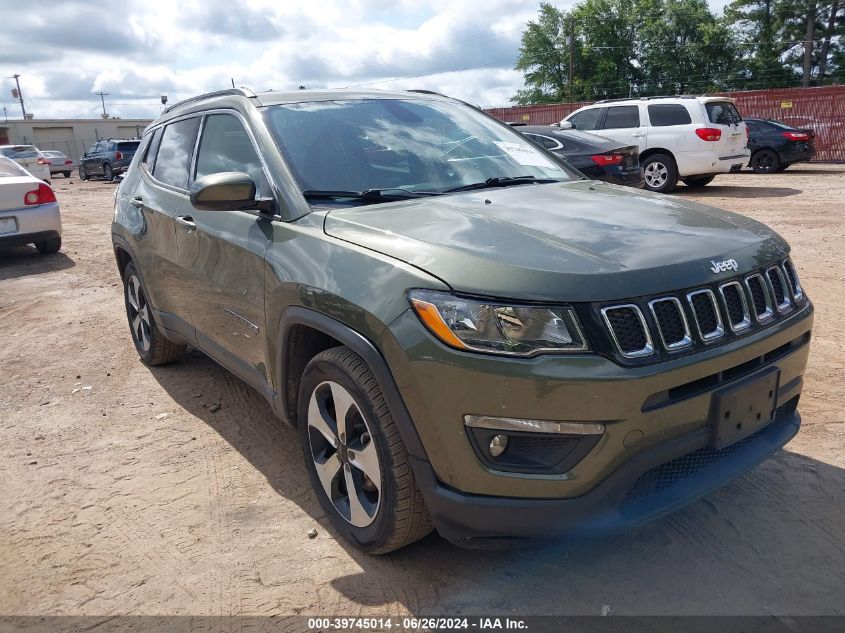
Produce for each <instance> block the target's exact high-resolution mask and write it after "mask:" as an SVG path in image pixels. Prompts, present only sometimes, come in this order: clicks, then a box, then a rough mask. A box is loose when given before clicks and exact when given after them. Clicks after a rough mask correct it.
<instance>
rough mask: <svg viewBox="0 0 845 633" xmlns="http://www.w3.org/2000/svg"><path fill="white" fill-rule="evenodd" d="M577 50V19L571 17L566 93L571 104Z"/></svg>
mask: <svg viewBox="0 0 845 633" xmlns="http://www.w3.org/2000/svg"><path fill="white" fill-rule="evenodd" d="M573 48H575V18H573V17H572V16H570V17H569V75H568V76H567V88H566V92H567V94H568V95H569V103H572V49H573Z"/></svg>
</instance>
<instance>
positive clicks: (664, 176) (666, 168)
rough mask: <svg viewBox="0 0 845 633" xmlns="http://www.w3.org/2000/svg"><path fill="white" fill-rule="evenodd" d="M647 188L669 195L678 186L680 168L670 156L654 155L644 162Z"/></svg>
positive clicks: (644, 176)
mask: <svg viewBox="0 0 845 633" xmlns="http://www.w3.org/2000/svg"><path fill="white" fill-rule="evenodd" d="M643 178H644V179H645V188H646V189H648V190H649V191H657V192H659V193H669V192H670V191H674V189H675V187H676V186H677V185H678V167H677V165H675V160H674V159H673V158H672V157H671V156H669V155H668V154H652V155H651V156H649V157H648V158H646V159H645V160H644V161H643Z"/></svg>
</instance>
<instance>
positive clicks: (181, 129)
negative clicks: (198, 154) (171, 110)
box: [153, 117, 200, 189]
mask: <svg viewBox="0 0 845 633" xmlns="http://www.w3.org/2000/svg"><path fill="white" fill-rule="evenodd" d="M199 126H200V119H199V117H194V118H191V119H184V120H182V121H177V122H176V123H171V124H170V125H167V126H165V128H164V133H163V134H162V137H161V144H160V145H159V148H158V155H157V156H156V161H155V165H154V166H153V176H155V178H156V180H159V181H161V182H163V183H165V184H167V185H172V186H174V187H178V188H179V189H186V188H187V187H188V170H189V169H190V166H191V157H192V156H193V152H194V143H195V142H196V138H197V129H199Z"/></svg>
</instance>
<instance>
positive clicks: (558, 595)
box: [153, 352, 845, 615]
mask: <svg viewBox="0 0 845 633" xmlns="http://www.w3.org/2000/svg"><path fill="white" fill-rule="evenodd" d="M153 375H154V376H155V378H156V379H157V380H158V382H159V383H160V384H161V386H162V387H163V388H164V389H165V390H166V391H167V392H168V394H170V396H172V397H173V399H174V400H175V401H176V402H177V403H178V404H179V405H181V406H182V407H184V408H185V409H186V410H187V411H188V412H190V413H191V414H193V415H194V416H196V417H197V418H199V419H200V420H202V421H203V422H204V423H205V424H207V425H208V426H209V427H210V428H211V429H213V430H214V431H215V432H216V433H218V434H219V435H220V437H222V438H223V439H224V440H225V441H226V442H228V443H229V444H230V445H231V447H232V448H233V449H235V450H236V451H238V453H240V454H241V455H242V456H243V457H244V458H246V459H247V460H248V461H249V462H250V464H251V465H252V466H253V467H254V468H255V469H256V470H257V471H258V472H260V473H261V474H262V475H263V477H265V478H266V481H267V482H268V483H269V484H270V485H271V486H272V487H273V489H274V490H275V491H276V493H278V494H279V495H281V496H282V497H284V498H286V499H288V500H290V501H292V502H294V503H296V504H297V505H298V506H299V507H300V508H301V509H302V510H303V511H304V512H305V513H307V514H308V515H309V516H311V517H312V518H313V519H314V520H315V521H317V522H319V524H320V525H321V526H322V527H323V528H324V529H325V530H326V531H327V532H328V533H329V534H332V535H333V536H334V537H335V538H336V539H337V540H338V542H339V543H340V545H341V546H342V547H343V548H344V550H345V552H346V554H347V555H348V556H349V557H350V558H352V559H353V560H354V561H355V564H356V566H357V567H358V568H360V571H356V572H355V573H352V574H348V575H345V576H337V577H333V576H332V573H331V572H327V573H326V580H327V582H328V584H330V586H331V588H333V589H334V590H335V591H337V592H338V593H339V594H341V595H342V596H344V598H345V599H347V600H349V601H352V602H354V603H356V604H359V605H362V607H373V608H376V607H377V608H380V609H381V611H382V612H385V613H386V612H391V613H395V612H396V605H401V607H403V609H402V611H403V612H404V611H408V612H410V613H412V614H415V615H433V614H440V615H442V614H449V615H460V614H466V615H478V614H484V615H527V614H531V615H598V614H600V613H601V614H605V615H606V614H607V613H608V612H609V613H614V614H628V615H631V614H652V615H659V614H673V615H678V614H762V615H771V614H772V613H773V612H777V613H786V614H837V613H842V612H843V605H845V545H843V539H842V535H843V534H845V470H843V469H841V468H837V467H835V466H832V465H829V464H826V463H823V462H820V461H817V460H814V459H811V458H808V457H805V456H802V455H799V454H796V453H791V452H789V451H781V452H779V453H778V454H777V455H776V456H774V457H773V458H772V459H770V460H768V461H767V462H766V463H764V464H763V465H761V466H760V467H758V468H757V469H755V470H754V471H752V472H751V473H749V474H748V475H746V476H745V477H743V478H741V479H740V480H738V481H737V482H735V483H733V484H731V485H729V486H727V487H726V488H724V489H722V490H720V491H718V492H717V493H714V494H712V495H710V496H709V497H708V498H707V499H704V500H702V501H699V502H696V503H694V504H692V505H691V506H689V507H688V508H686V509H684V510H681V511H679V512H676V513H674V514H672V515H670V516H669V517H666V518H664V519H661V520H658V521H656V522H653V523H651V524H649V525H647V526H644V527H641V528H637V529H632V530H628V531H625V532H620V533H611V534H595V535H584V534H582V535H579V536H577V537H575V536H571V535H570V536H568V537H562V538H559V539H556V540H553V541H545V542H539V541H532V542H528V543H527V544H524V545H522V546H520V547H515V548H511V549H506V550H502V551H485V550H464V549H459V548H457V547H455V546H453V545H451V544H450V543H448V542H446V541H444V540H443V539H441V538H440V537H438V536H437V535H436V534H432V535H431V536H429V537H427V538H425V539H423V540H422V541H420V542H418V543H415V544H413V545H411V546H409V547H406V548H404V549H402V550H399V551H397V552H394V553H392V554H389V555H385V556H370V555H367V554H363V553H361V552H359V551H358V550H356V549H354V548H353V547H351V546H349V545H347V544H346V543H345V542H343V541H342V540H341V539H340V538H339V536H338V535H337V534H336V533H335V532H334V530H333V529H332V528H331V525H330V523H329V521H328V520H327V519H326V516H325V513H324V512H323V511H322V508H321V507H320V505H319V503H318V502H317V500H316V498H315V496H314V494H313V492H311V489H310V484H309V480H308V475H307V472H306V470H305V467H304V465H303V460H302V455H301V453H300V449H299V439H298V434H297V432H296V431H295V430H294V429H292V428H290V427H288V426H287V425H285V424H284V423H283V422H281V421H279V420H278V419H277V418H276V417H275V416H274V415H273V413H272V411H271V409H270V407H269V405H268V404H267V403H266V402H265V401H264V400H263V399H262V398H261V396H260V395H259V394H258V393H257V392H255V391H253V390H252V389H251V388H249V387H248V386H247V385H246V384H245V383H242V382H241V381H240V380H238V379H237V378H235V377H234V376H233V375H232V374H230V373H229V372H227V371H226V370H224V369H222V368H221V367H219V366H218V365H217V364H216V363H214V362H213V361H211V360H210V359H208V358H207V357H205V356H204V355H202V354H200V353H199V352H192V353H190V354H189V355H188V356H187V357H186V359H185V361H183V362H182V363H179V364H176V365H172V366H168V367H160V368H156V369H155V370H153ZM215 385H216V386H217V388H218V389H219V386H220V385H224V386H225V389H224V390H223V391H224V392H223V393H220V395H219V397H220V399H221V404H222V407H221V408H220V409H219V410H217V411H216V412H212V411H211V409H210V408H208V407H206V406H203V402H202V399H198V398H197V397H196V395H195V394H196V393H197V391H198V390H199V391H202V392H203V393H211V389H214V388H215V387H214V386H215ZM227 390H228V393H226V391H227ZM218 393H219V392H218ZM302 556H303V557H304V558H307V557H308V554H307V553H306V552H304V551H303V554H302ZM323 564H329V563H328V562H326V561H324V562H323ZM284 573H288V572H284ZM289 573H290V574H292V576H291V578H292V580H291V582H294V581H295V578H294V577H295V572H289ZM268 590H272V588H270V589H268Z"/></svg>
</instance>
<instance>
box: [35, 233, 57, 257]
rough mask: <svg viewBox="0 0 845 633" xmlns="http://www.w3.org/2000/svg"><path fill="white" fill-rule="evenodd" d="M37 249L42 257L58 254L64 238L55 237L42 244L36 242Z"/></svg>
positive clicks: (41, 242)
mask: <svg viewBox="0 0 845 633" xmlns="http://www.w3.org/2000/svg"><path fill="white" fill-rule="evenodd" d="M35 248H37V249H38V252H39V253H41V254H42V255H49V254H51V253H58V252H59V249H61V248H62V238H60V237H54V238H52V239H49V240H42V241H40V242H35Z"/></svg>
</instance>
